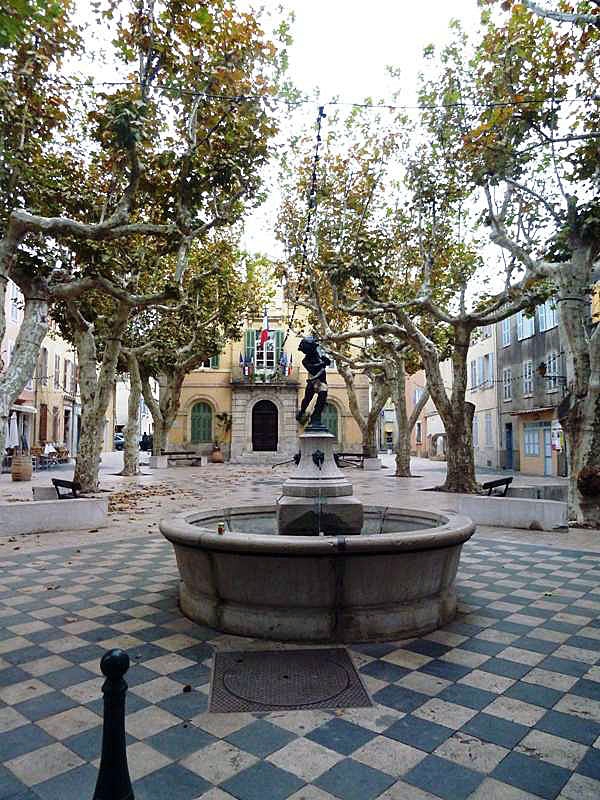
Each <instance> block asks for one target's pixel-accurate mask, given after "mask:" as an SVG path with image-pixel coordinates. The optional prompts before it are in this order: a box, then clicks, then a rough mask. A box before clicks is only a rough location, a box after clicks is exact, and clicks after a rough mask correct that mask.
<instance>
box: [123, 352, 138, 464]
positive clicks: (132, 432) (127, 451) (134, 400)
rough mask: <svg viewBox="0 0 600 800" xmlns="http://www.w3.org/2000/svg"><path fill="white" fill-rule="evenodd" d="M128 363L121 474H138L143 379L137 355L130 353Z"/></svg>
mask: <svg viewBox="0 0 600 800" xmlns="http://www.w3.org/2000/svg"><path fill="white" fill-rule="evenodd" d="M127 365H128V367H129V401H128V404H127V426H126V427H125V444H124V447H123V471H122V472H121V475H138V474H139V471H140V465H139V452H140V448H139V428H140V398H141V396H142V379H141V377H140V368H139V365H138V360H137V358H136V357H135V355H133V354H129V355H128V356H127Z"/></svg>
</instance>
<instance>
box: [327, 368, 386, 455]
mask: <svg viewBox="0 0 600 800" xmlns="http://www.w3.org/2000/svg"><path fill="white" fill-rule="evenodd" d="M337 368H338V372H339V373H340V375H341V376H342V378H343V379H344V383H345V384H346V391H347V392H348V404H349V406H350V413H351V414H352V416H353V417H354V419H355V420H356V424H357V425H358V427H359V428H360V432H361V436H362V452H363V455H364V456H365V457H366V458H377V423H378V421H379V415H380V413H381V409H382V408H383V407H384V405H385V404H386V402H387V400H388V398H389V396H390V388H389V384H388V382H387V378H386V376H385V375H384V374H383V373H380V372H377V373H375V374H373V375H372V376H371V383H372V400H371V410H370V411H369V413H368V414H367V415H366V417H365V416H364V415H363V413H362V412H361V410H360V405H359V403H358V396H357V394H356V388H355V386H354V373H353V372H352V369H351V368H350V367H349V366H348V364H344V363H338V365H337Z"/></svg>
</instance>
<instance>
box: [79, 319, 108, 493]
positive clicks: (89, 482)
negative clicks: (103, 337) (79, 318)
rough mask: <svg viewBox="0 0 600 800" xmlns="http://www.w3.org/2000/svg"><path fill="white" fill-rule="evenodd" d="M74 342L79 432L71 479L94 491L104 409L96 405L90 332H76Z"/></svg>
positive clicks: (96, 485) (100, 449)
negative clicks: (79, 395)
mask: <svg viewBox="0 0 600 800" xmlns="http://www.w3.org/2000/svg"><path fill="white" fill-rule="evenodd" d="M90 339H91V341H90ZM75 344H76V347H77V360H78V361H79V391H80V394H81V428H80V430H81V434H80V437H79V450H78V452H77V458H76V461H75V475H74V480H75V481H77V482H78V483H79V484H81V488H82V490H83V491H84V492H94V491H96V490H97V488H98V473H99V471H100V456H101V453H102V438H103V433H104V422H105V420H104V413H105V411H103V412H102V414H99V413H98V409H97V406H96V396H97V389H98V378H97V374H96V346H95V343H94V342H93V333H92V332H88V331H86V332H82V333H81V335H76V336H75ZM105 410H106V409H105Z"/></svg>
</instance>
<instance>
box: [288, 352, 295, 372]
mask: <svg viewBox="0 0 600 800" xmlns="http://www.w3.org/2000/svg"><path fill="white" fill-rule="evenodd" d="M293 358H294V354H293V353H292V354H290V360H289V361H288V365H287V374H288V375H291V374H292V366H293V365H292V360H293Z"/></svg>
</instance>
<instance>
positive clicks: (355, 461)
mask: <svg viewBox="0 0 600 800" xmlns="http://www.w3.org/2000/svg"><path fill="white" fill-rule="evenodd" d="M333 457H334V458H335V463H336V464H337V466H338V467H340V468H343V467H345V466H347V467H356V468H357V469H362V467H363V466H364V463H365V456H364V454H363V453H334V454H333Z"/></svg>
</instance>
